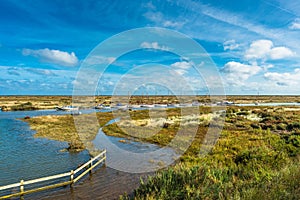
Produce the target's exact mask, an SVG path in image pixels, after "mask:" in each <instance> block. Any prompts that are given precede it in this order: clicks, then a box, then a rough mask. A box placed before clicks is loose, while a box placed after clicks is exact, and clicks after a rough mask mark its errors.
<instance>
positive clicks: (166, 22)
mask: <svg viewBox="0 0 300 200" xmlns="http://www.w3.org/2000/svg"><path fill="white" fill-rule="evenodd" d="M144 17H146V18H147V19H148V20H150V21H152V22H154V23H155V24H156V25H157V26H163V27H166V28H177V29H179V28H181V27H182V26H183V25H185V24H186V21H178V19H177V20H176V21H175V20H170V19H165V16H164V15H163V14H162V13H161V12H153V11H149V12H146V13H145V14H144Z"/></svg>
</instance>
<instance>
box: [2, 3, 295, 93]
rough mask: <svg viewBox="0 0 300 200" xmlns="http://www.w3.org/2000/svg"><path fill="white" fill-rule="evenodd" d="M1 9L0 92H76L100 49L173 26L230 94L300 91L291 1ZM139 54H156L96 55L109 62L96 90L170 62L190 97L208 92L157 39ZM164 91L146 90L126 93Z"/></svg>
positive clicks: (6, 6) (34, 5)
mask: <svg viewBox="0 0 300 200" xmlns="http://www.w3.org/2000/svg"><path fill="white" fill-rule="evenodd" d="M0 10H1V11H0V30H1V31H0V70H1V71H0V72H1V76H0V95H27V94H40V95H42V94H47V95H54V94H57V95H60V94H66V95H69V94H72V91H73V86H74V84H76V74H77V72H78V70H79V69H80V67H81V65H82V63H84V60H85V58H86V57H87V56H89V54H90V52H91V51H92V50H93V49H94V48H95V47H96V46H97V45H98V44H100V43H101V42H103V41H104V40H106V39H108V38H110V37H112V36H114V35H115V34H118V33H120V32H123V31H127V30H130V29H135V28H143V27H162V28H167V29H171V30H174V31H178V32H180V33H183V34H185V35H187V36H189V37H191V38H192V39H194V40H195V41H197V42H198V43H199V44H200V45H202V46H203V48H204V49H205V50H206V52H207V53H208V55H209V56H210V57H211V58H212V59H213V61H214V63H215V65H216V67H217V69H218V72H219V73H220V76H221V79H222V83H223V86H224V88H225V92H226V94H228V95H230V94H257V92H259V93H260V94H295V95H299V93H300V89H299V87H298V85H300V59H299V58H300V45H299V44H300V37H299V35H300V3H299V2H297V1H291V0H265V1H262V0H256V1H253V0H251V1H250V0H243V1H240V0H239V1H238V0H230V1H224V0H202V1H191V0H178V1H168V0H165V1H154V0H153V1H121V0H119V1H91V0H78V1H74V0H70V1H66V0H59V1H58V0H57V1H56V0H53V1H46V0H35V1H34V0H24V1H20V0H19V1H17V0H2V1H0ZM127 42H128V41H127ZM141 48H151V49H152V50H149V49H148V50H140V51H136V52H131V53H128V54H126V55H124V56H122V57H119V58H115V57H109V56H106V55H99V56H100V57H101V62H107V63H111V65H110V66H109V68H108V69H107V71H106V72H105V76H103V77H102V78H101V80H99V81H98V85H99V86H98V88H99V92H100V93H101V94H111V93H112V91H113V90H114V88H115V86H116V83H117V82H118V81H119V80H120V77H121V76H122V75H124V73H128V70H130V69H132V68H134V67H136V66H139V65H141V64H149V63H150V65H149V66H148V67H147V68H143V67H142V68H140V70H145V71H147V70H150V71H151V70H152V72H151V73H152V74H155V73H154V72H153V71H154V70H157V69H158V68H156V65H155V64H157V65H160V64H162V65H166V66H168V67H169V68H170V69H172V70H174V71H175V72H176V73H177V75H178V76H182V77H184V78H185V80H187V81H188V82H190V83H191V85H192V87H193V88H194V92H195V93H197V94H206V93H207V92H208V90H207V88H205V87H204V86H203V80H201V77H199V76H195V72H194V71H193V69H192V64H193V63H190V62H189V61H188V60H189V59H188V58H186V60H185V59H183V58H180V57H178V56H175V55H173V54H172V52H169V49H168V47H167V46H162V45H161V44H159V43H157V42H155V40H151V41H146V40H145V41H144V42H143V43H141ZM150 71H149V72H150ZM135 72H136V71H135ZM147 73H148V71H147ZM151 73H148V74H151ZM169 76H172V74H169ZM158 77H159V76H158ZM204 82H205V81H204ZM132 84H133V83H132ZM154 91H155V92H154ZM167 91H168V90H167V88H165V87H163V86H159V87H157V88H156V89H154V87H153V85H151V84H148V85H146V86H145V85H137V86H136V89H135V91H132V92H131V93H136V94H138V93H152V94H154V93H161V94H166V93H167Z"/></svg>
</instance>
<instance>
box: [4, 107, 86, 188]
mask: <svg viewBox="0 0 300 200" xmlns="http://www.w3.org/2000/svg"><path fill="white" fill-rule="evenodd" d="M49 112H50V113H51V111H26V112H21V111H20V112H1V113H0V152H1V153H0V172H1V173H0V185H6V184H11V183H15V182H19V181H20V180H21V179H24V180H30V179H34V178H39V177H43V176H49V175H53V174H58V173H63V172H67V171H70V170H71V169H75V168H77V166H78V165H79V164H81V163H84V162H86V161H87V160H88V159H89V154H88V152H87V151H83V152H81V153H74V154H72V153H69V152H61V151H60V150H62V149H64V148H66V147H68V144H67V143H66V142H57V141H53V140H47V139H42V138H33V134H34V133H35V131H32V130H30V128H29V126H28V124H27V123H26V122H23V121H21V120H18V119H16V118H20V117H24V116H27V115H30V116H37V115H42V114H45V113H49Z"/></svg>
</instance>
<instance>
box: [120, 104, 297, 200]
mask: <svg viewBox="0 0 300 200" xmlns="http://www.w3.org/2000/svg"><path fill="white" fill-rule="evenodd" d="M292 110H293V109H289V111H285V109H284V108H250V107H249V108H238V107H230V108H228V111H227V115H226V120H225V126H224V129H223V131H222V133H221V136H220V138H219V140H218V142H217V144H216V145H215V146H214V148H213V149H212V151H211V152H210V153H209V154H208V155H206V156H205V157H202V156H201V155H199V151H200V148H201V143H202V141H201V140H202V138H203V137H201V136H202V135H203V134H205V133H203V131H204V132H205V129H204V127H202V125H200V126H199V129H198V132H197V136H196V138H195V140H194V142H193V143H192V145H191V147H190V148H189V149H188V151H187V152H186V153H185V154H184V156H183V157H182V158H181V162H180V163H178V164H176V165H175V166H173V167H169V168H168V169H166V170H163V171H159V172H157V174H156V175H155V176H153V177H149V179H148V181H147V182H143V181H142V182H141V186H140V187H139V188H138V189H137V190H135V192H134V195H133V196H126V195H125V196H123V197H121V199H299V198H300V134H299V133H300V127H299V119H300V118H299V116H300V113H299V111H295V109H294V110H293V111H292ZM204 126H205V125H204Z"/></svg>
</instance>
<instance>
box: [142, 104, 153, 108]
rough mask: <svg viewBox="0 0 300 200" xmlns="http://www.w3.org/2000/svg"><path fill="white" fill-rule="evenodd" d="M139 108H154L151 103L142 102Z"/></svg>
mask: <svg viewBox="0 0 300 200" xmlns="http://www.w3.org/2000/svg"><path fill="white" fill-rule="evenodd" d="M141 108H154V105H153V104H142V105H141Z"/></svg>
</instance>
